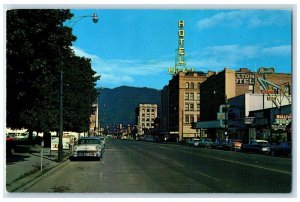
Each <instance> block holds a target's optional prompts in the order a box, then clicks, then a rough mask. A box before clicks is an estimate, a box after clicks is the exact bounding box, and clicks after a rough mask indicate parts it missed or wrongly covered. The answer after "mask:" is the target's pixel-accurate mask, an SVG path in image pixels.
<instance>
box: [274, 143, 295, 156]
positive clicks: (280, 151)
mask: <svg viewBox="0 0 300 202" xmlns="http://www.w3.org/2000/svg"><path fill="white" fill-rule="evenodd" d="M270 154H271V155H272V156H288V157H291V156H292V143H291V142H282V143H280V144H279V145H273V146H271V149H270Z"/></svg>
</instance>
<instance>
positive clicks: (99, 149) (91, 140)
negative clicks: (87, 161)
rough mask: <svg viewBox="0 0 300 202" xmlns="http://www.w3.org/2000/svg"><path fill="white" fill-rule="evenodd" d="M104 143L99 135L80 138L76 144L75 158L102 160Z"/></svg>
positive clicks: (73, 157)
mask: <svg viewBox="0 0 300 202" xmlns="http://www.w3.org/2000/svg"><path fill="white" fill-rule="evenodd" d="M103 152H104V145H103V143H102V141H101V139H100V138H98V137H83V138H79V140H78V143H77V145H75V146H74V150H73V156H72V157H71V159H75V158H96V159H98V160H101V158H102V157H103Z"/></svg>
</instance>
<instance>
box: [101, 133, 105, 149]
mask: <svg viewBox="0 0 300 202" xmlns="http://www.w3.org/2000/svg"><path fill="white" fill-rule="evenodd" d="M100 140H101V143H102V144H103V146H104V147H105V143H106V138H105V137H103V136H100Z"/></svg>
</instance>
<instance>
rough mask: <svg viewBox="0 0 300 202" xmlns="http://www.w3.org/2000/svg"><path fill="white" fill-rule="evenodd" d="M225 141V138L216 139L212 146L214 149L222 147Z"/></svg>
mask: <svg viewBox="0 0 300 202" xmlns="http://www.w3.org/2000/svg"><path fill="white" fill-rule="evenodd" d="M224 142H225V140H223V139H216V140H215V141H214V142H213V143H212V145H211V148H213V149H222V148H223V144H224Z"/></svg>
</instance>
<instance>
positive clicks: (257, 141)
mask: <svg viewBox="0 0 300 202" xmlns="http://www.w3.org/2000/svg"><path fill="white" fill-rule="evenodd" d="M255 141H256V142H268V141H267V140H255Z"/></svg>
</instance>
